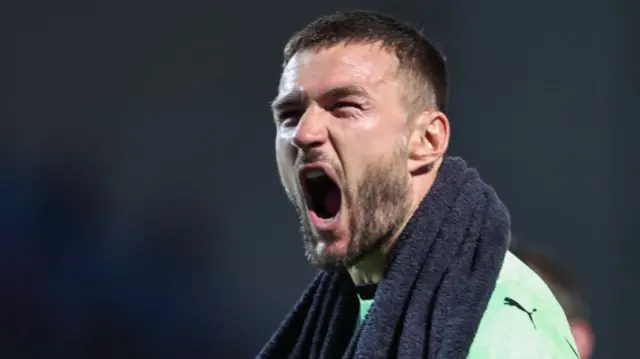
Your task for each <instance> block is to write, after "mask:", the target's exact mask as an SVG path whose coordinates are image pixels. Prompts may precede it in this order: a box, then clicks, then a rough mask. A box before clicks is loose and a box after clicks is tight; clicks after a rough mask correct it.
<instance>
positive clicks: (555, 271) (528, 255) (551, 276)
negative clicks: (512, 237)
mask: <svg viewBox="0 0 640 359" xmlns="http://www.w3.org/2000/svg"><path fill="white" fill-rule="evenodd" d="M511 252H512V253H513V254H514V255H515V256H516V257H518V258H519V259H520V260H521V261H523V262H524V263H525V264H526V265H528V266H529V268H531V269H532V270H533V271H534V272H536V273H537V274H538V275H539V276H540V277H541V278H542V279H543V280H544V281H545V282H546V283H547V285H548V286H549V288H550V289H551V291H552V292H553V294H554V295H555V296H556V299H557V300H558V302H559V303H560V305H561V306H562V308H563V309H564V311H565V313H566V315H567V318H569V319H579V318H580V319H583V320H587V319H588V314H589V313H588V306H587V303H586V301H585V299H584V296H583V294H582V290H581V288H580V287H579V285H578V283H577V282H576V280H575V278H574V277H573V276H572V275H571V274H570V273H569V272H568V271H567V270H566V269H565V268H563V267H562V266H560V264H559V263H558V262H556V261H555V260H554V258H553V257H551V255H550V254H548V253H546V252H544V251H542V250H540V249H538V248H536V247H534V246H532V245H531V244H523V243H519V244H518V245H517V246H514V247H513V248H512V249H511Z"/></svg>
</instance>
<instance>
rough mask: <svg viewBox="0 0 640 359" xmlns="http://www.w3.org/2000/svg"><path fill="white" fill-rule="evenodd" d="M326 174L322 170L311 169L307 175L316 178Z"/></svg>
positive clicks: (309, 177)
mask: <svg viewBox="0 0 640 359" xmlns="http://www.w3.org/2000/svg"><path fill="white" fill-rule="evenodd" d="M324 175H325V174H324V172H323V171H321V170H310V171H308V172H307V173H306V176H307V178H308V179H314V178H318V177H321V176H324Z"/></svg>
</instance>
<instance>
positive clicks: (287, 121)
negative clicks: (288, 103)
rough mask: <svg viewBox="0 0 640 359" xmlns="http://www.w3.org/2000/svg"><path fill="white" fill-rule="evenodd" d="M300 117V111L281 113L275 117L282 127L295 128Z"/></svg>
mask: <svg viewBox="0 0 640 359" xmlns="http://www.w3.org/2000/svg"><path fill="white" fill-rule="evenodd" d="M301 116H302V113H301V112H300V111H294V110H291V111H283V112H281V113H279V114H278V115H277V116H276V121H277V122H278V123H279V124H280V125H282V126H287V127H288V126H295V124H296V123H298V121H299V120H300V117H301Z"/></svg>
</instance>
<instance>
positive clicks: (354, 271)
mask: <svg viewBox="0 0 640 359" xmlns="http://www.w3.org/2000/svg"><path fill="white" fill-rule="evenodd" d="M386 266H387V258H386V256H385V255H384V254H383V253H382V252H374V253H372V254H370V255H369V256H367V257H365V258H363V259H362V260H361V261H360V262H358V263H357V264H355V265H353V266H351V267H350V268H349V269H348V271H349V275H350V276H351V280H352V281H353V283H354V284H355V285H357V286H358V285H366V284H377V283H379V282H380V281H381V280H382V278H383V277H384V271H385V268H386Z"/></svg>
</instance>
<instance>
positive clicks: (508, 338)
mask: <svg viewBox="0 0 640 359" xmlns="http://www.w3.org/2000/svg"><path fill="white" fill-rule="evenodd" d="M574 348H575V344H574V342H573V337H572V335H571V329H570V327H569V323H568V321H567V319H566V316H565V314H564V311H563V310H562V307H560V304H558V302H557V300H556V299H555V297H554V295H553V294H552V293H551V290H550V289H549V288H548V287H547V285H546V284H545V283H544V281H543V280H542V279H540V277H538V275H537V274H535V273H534V272H533V271H532V270H531V269H529V267H527V266H526V265H525V264H524V263H522V262H521V261H520V260H519V259H517V258H516V257H515V256H514V255H513V254H511V253H507V255H506V257H505V260H504V264H503V266H502V269H501V271H500V275H499V277H498V281H497V282H496V288H495V290H494V291H493V294H492V296H491V299H490V300H489V304H488V306H487V309H486V311H485V314H484V316H483V318H482V321H481V322H480V326H479V328H478V331H477V333H476V338H475V340H474V342H473V344H472V346H471V351H470V352H469V358H471V359H481V358H482V359H486V358H496V359H502V358H516V357H517V358H519V359H527V358H532V359H533V358H536V359H545V358H549V359H565V358H567V359H573V358H578V355H577V354H576V352H575V349H574Z"/></svg>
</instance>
